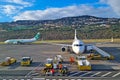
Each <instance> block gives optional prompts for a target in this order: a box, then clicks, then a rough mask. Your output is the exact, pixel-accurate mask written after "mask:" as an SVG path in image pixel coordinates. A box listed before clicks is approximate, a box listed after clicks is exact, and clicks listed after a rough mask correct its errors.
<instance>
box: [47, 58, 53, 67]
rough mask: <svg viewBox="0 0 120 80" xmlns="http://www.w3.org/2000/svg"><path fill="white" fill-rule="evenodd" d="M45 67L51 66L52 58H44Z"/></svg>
mask: <svg viewBox="0 0 120 80" xmlns="http://www.w3.org/2000/svg"><path fill="white" fill-rule="evenodd" d="M45 67H46V68H53V59H52V58H47V59H46V63H45Z"/></svg>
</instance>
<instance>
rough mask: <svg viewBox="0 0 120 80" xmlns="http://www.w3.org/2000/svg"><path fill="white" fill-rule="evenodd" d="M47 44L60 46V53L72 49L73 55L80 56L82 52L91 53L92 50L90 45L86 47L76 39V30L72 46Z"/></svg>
mask: <svg viewBox="0 0 120 80" xmlns="http://www.w3.org/2000/svg"><path fill="white" fill-rule="evenodd" d="M48 44H52V45H60V46H62V48H61V50H62V52H65V51H67V50H68V49H69V48H70V47H72V51H73V52H74V53H75V54H78V55H79V54H82V53H84V52H88V51H92V50H93V47H92V45H89V44H88V45H87V44H84V42H83V41H82V40H79V39H78V38H77V33H76V30H75V36H74V40H73V43H72V45H69V44H55V43H48Z"/></svg>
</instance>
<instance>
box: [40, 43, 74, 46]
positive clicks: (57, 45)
mask: <svg viewBox="0 0 120 80" xmlns="http://www.w3.org/2000/svg"><path fill="white" fill-rule="evenodd" d="M42 43H45V44H50V45H57V46H64V47H72V45H70V44H59V43H50V42H42Z"/></svg>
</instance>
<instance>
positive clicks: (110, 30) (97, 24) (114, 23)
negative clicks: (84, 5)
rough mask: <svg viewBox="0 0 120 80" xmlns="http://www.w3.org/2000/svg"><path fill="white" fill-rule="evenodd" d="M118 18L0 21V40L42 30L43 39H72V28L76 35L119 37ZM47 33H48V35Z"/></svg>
mask: <svg viewBox="0 0 120 80" xmlns="http://www.w3.org/2000/svg"><path fill="white" fill-rule="evenodd" d="M119 26H120V19H119V18H100V17H95V16H89V15H84V16H76V17H65V18H61V19H56V20H19V21H15V22H4V23H0V35H1V36H0V40H5V39H11V38H29V37H30V36H33V35H34V34H35V33H36V32H38V31H39V32H42V38H43V39H72V38H73V36H74V34H73V33H74V29H77V30H78V37H80V38H84V39H92V38H111V37H112V36H114V37H115V38H120V28H119ZM48 34H49V35H48Z"/></svg>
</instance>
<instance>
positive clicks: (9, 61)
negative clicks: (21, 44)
mask: <svg viewBox="0 0 120 80" xmlns="http://www.w3.org/2000/svg"><path fill="white" fill-rule="evenodd" d="M16 61H17V60H16V59H15V58H13V57H6V58H5V61H3V62H1V63H0V65H2V66H9V65H11V64H13V63H15V62H16Z"/></svg>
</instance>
